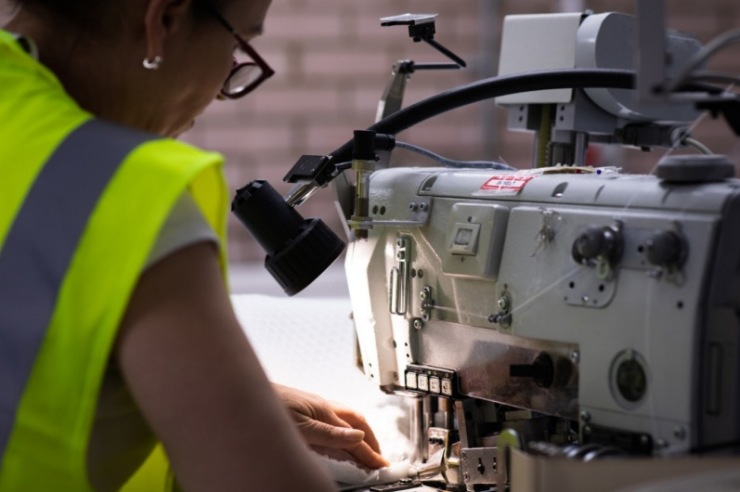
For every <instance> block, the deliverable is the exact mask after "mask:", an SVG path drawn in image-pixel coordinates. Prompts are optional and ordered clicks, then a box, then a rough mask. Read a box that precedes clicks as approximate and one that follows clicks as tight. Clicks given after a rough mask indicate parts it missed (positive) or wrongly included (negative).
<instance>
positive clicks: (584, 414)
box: [581, 410, 591, 422]
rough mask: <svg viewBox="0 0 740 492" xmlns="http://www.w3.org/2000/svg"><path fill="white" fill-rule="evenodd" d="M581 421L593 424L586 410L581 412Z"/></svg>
mask: <svg viewBox="0 0 740 492" xmlns="http://www.w3.org/2000/svg"><path fill="white" fill-rule="evenodd" d="M581 420H583V421H584V422H591V414H590V413H588V412H587V411H586V410H583V411H582V412H581Z"/></svg>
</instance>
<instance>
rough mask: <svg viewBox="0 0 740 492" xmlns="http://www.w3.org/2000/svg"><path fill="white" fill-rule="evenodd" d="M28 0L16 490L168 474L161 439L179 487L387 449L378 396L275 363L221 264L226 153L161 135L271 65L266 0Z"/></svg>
mask: <svg viewBox="0 0 740 492" xmlns="http://www.w3.org/2000/svg"><path fill="white" fill-rule="evenodd" d="M15 3H16V4H17V5H16V7H17V12H16V15H15V16H14V17H13V19H12V20H11V21H10V22H9V23H8V24H7V25H6V26H5V28H4V30H2V31H0V88H1V89H0V135H2V136H3V137H2V141H0V450H2V456H3V458H2V460H3V461H2V468H0V490H34V491H43V490H64V491H73V490H119V489H120V488H121V487H122V486H124V484H126V487H127V490H135V489H136V487H141V490H160V489H163V488H164V483H163V482H160V483H157V484H156V485H152V483H151V482H147V480H161V477H160V476H159V475H157V473H158V470H157V469H156V466H155V465H156V455H155V454H152V449H153V448H154V446H155V445H156V444H157V442H161V443H162V444H163V447H164V449H165V450H166V455H167V458H168V460H169V463H170V466H171V470H172V471H173V472H174V477H175V480H176V482H177V483H176V485H177V486H179V487H181V488H182V489H183V490H194V491H198V490H208V491H229V490H259V491H266V490H275V491H286V490H301V491H303V492H311V491H324V490H332V489H333V484H332V483H331V480H330V479H329V478H328V477H327V476H326V475H325V473H324V471H323V470H321V469H320V467H317V466H316V464H315V462H314V461H313V460H312V458H311V456H310V453H309V452H308V450H307V446H306V444H308V445H310V446H316V447H320V448H327V447H329V448H335V451H336V450H339V451H342V452H346V453H348V454H349V455H350V456H351V457H352V458H353V459H355V460H356V461H358V462H359V463H360V464H362V465H364V466H366V467H368V468H378V467H381V466H384V465H386V464H387V463H386V461H385V460H384V459H383V458H382V457H381V456H380V454H379V449H378V444H377V441H376V439H375V437H374V436H373V433H372V431H371V430H370V428H369V427H368V426H367V424H366V423H365V421H364V420H363V418H362V417H361V416H360V415H358V414H357V413H355V412H353V411H351V410H348V409H345V408H341V407H338V406H331V405H329V404H328V403H327V402H325V401H323V400H321V399H320V398H318V397H315V396H313V395H307V394H304V393H302V392H300V391H297V390H293V389H290V388H285V387H280V386H272V385H271V384H270V383H269V382H268V381H267V379H266V377H265V375H264V373H263V371H262V369H261V368H260V366H259V363H258V360H257V358H256V357H255V354H254V352H253V351H252V349H251V348H250V346H249V343H248V341H247V340H246V338H245V337H244V335H243V332H242V330H241V328H240V327H239V325H238V323H237V321H236V319H235V316H234V313H233V311H232V309H231V305H230V302H229V298H228V295H227V292H226V289H225V285H224V284H225V282H224V277H223V268H224V265H225V260H224V256H223V247H224V246H223V245H224V242H223V233H224V229H225V217H224V215H225V212H224V211H225V210H226V202H227V194H226V192H225V187H224V185H223V180H222V176H221V171H220V165H221V161H220V157H219V156H218V155H215V154H212V153H206V152H202V151H200V150H197V149H194V148H192V147H190V146H187V145H185V144H182V143H180V142H177V141H175V140H172V139H171V138H162V137H175V136H177V135H178V134H180V133H181V132H183V131H184V130H186V129H188V128H189V127H190V126H191V125H192V122H193V119H194V118H195V117H196V116H197V115H198V114H199V113H201V112H202V111H203V109H204V108H205V107H206V106H207V105H208V104H209V103H210V102H211V101H213V99H215V98H219V97H220V98H228V97H240V96H242V95H245V94H246V93H248V92H251V91H252V90H253V89H254V88H255V87H256V86H257V85H259V83H261V82H262V81H263V80H264V79H266V78H267V77H269V76H270V75H271V70H270V69H269V67H268V66H267V64H266V63H264V61H262V60H261V59H260V58H259V56H258V55H257V54H256V53H255V52H254V50H253V49H252V48H251V47H250V46H249V44H248V43H249V40H250V39H251V38H253V37H254V36H257V35H258V34H260V32H261V30H262V24H263V22H264V18H265V15H266V12H267V9H268V6H269V0H109V1H106V2H100V1H97V0H16V2H15ZM241 52H246V53H247V54H248V55H250V56H251V57H252V59H253V60H254V61H253V62H252V61H250V62H248V63H246V64H244V65H236V64H235V54H236V53H241ZM224 81H226V82H224ZM286 409H288V412H286V411H285V410H286ZM295 424H297V425H295ZM296 430H300V433H299V432H296ZM301 437H302V438H301ZM145 460H148V461H147V464H146V465H144V466H142V467H140V465H141V464H142V462H144V461H145ZM137 470H138V472H137ZM135 472H137V473H138V475H136V476H134V474H135ZM132 476H133V478H131V477H132Z"/></svg>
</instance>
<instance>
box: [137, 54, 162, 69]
mask: <svg viewBox="0 0 740 492" xmlns="http://www.w3.org/2000/svg"><path fill="white" fill-rule="evenodd" d="M141 64H142V65H144V68H146V69H147V70H156V69H158V68H159V67H160V66H161V65H162V57H161V56H159V55H156V56H155V57H154V58H152V59H151V60H150V59H149V58H148V57H147V58H144V61H143V62H141Z"/></svg>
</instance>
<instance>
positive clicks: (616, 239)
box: [572, 226, 622, 263]
mask: <svg viewBox="0 0 740 492" xmlns="http://www.w3.org/2000/svg"><path fill="white" fill-rule="evenodd" d="M572 254H573V259H574V260H576V262H578V263H583V262H584V261H585V262H589V261H592V260H597V259H604V260H607V261H608V262H609V263H614V262H616V261H617V260H619V258H620V257H621V255H622V235H621V233H620V232H619V230H617V229H614V228H612V227H598V226H593V227H589V228H588V229H586V230H585V231H584V232H583V233H582V234H581V235H580V236H578V237H577V238H576V240H575V241H574V242H573V250H572Z"/></svg>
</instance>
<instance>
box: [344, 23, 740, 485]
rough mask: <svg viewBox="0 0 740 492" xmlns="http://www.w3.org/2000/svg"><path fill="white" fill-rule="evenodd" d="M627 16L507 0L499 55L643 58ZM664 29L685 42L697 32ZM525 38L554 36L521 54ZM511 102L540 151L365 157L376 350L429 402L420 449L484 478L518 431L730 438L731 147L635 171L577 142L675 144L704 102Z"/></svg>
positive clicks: (606, 437) (597, 442) (365, 284)
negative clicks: (492, 159)
mask: <svg viewBox="0 0 740 492" xmlns="http://www.w3.org/2000/svg"><path fill="white" fill-rule="evenodd" d="M634 30H635V19H634V18H632V17H630V16H626V15H623V14H603V15H592V16H582V15H580V14H563V15H551V16H515V17H513V18H507V19H506V22H505V27H504V41H503V49H504V54H503V55H502V75H506V74H514V73H519V72H522V71H525V72H526V71H528V70H533V69H534V68H537V67H539V66H540V65H544V67H542V68H550V69H557V68H565V67H569V68H572V67H574V66H575V67H576V68H613V69H624V68H632V66H631V65H630V64H629V61H630V56H631V55H632V54H633V51H634V45H632V46H631V50H630V49H623V48H624V42H625V41H624V40H625V39H633V34H634ZM538 37H539V39H540V41H537V38H538ZM533 38H534V39H533ZM547 39H549V40H553V39H555V40H557V42H551V43H550V44H549V45H548V43H547V42H546V40H547ZM666 39H667V46H668V51H669V52H671V53H672V54H673V59H674V60H685V59H687V58H690V57H691V56H692V55H694V54H696V53H697V52H698V51H699V50H700V46H699V45H698V43H697V42H696V41H695V40H693V39H692V38H690V37H688V36H686V35H679V34H676V33H671V34H670V35H669V36H668V37H667V38H666ZM627 44H628V45H629V43H627ZM532 45H535V46H539V47H540V48H542V49H543V51H545V52H544V53H541V54H540V55H539V56H529V55H527V56H522V53H521V50H522V49H523V48H521V47H522V46H530V47H531V46H532ZM507 46H509V47H511V52H507V51H506V50H507ZM546 46H554V48H553V52H552V53H550V52H548V50H547V48H546ZM528 53H529V52H528ZM610 54H615V56H609V55H610ZM677 70H678V67H675V66H674V67H668V72H669V74H672V75H674V76H675V74H676V72H677ZM498 103H499V104H500V105H502V106H504V107H506V108H507V110H508V111H509V123H510V128H511V129H523V130H535V131H537V138H538V139H540V140H541V141H542V145H541V146H537V148H538V149H541V150H540V151H539V153H538V154H536V155H535V158H534V160H535V164H536V166H535V167H534V168H532V169H528V170H518V171H517V170H500V169H480V168H478V169H458V168H455V169H450V168H422V167H410V165H406V164H399V163H396V166H400V167H395V168H390V169H379V170H376V171H375V172H372V173H371V174H369V179H367V183H366V186H365V187H366V188H367V190H369V191H368V192H367V202H368V205H367V210H368V214H367V215H368V216H369V217H366V219H365V220H364V221H358V220H354V221H352V220H351V221H350V224H351V225H353V226H354V227H355V228H359V229H362V230H363V236H362V237H360V236H356V237H355V240H354V241H352V242H351V243H350V244H349V247H348V252H347V256H346V263H345V265H346V271H347V276H348V283H349V288H350V296H351V299H352V305H353V314H354V322H355V326H356V330H357V337H358V341H359V347H360V353H361V356H362V365H363V370H364V372H365V373H366V375H367V376H368V377H369V378H371V380H373V381H374V382H376V383H377V384H378V385H379V386H380V387H381V388H383V389H384V390H385V391H388V392H395V393H400V394H405V395H407V396H409V397H410V399H411V401H413V402H415V403H414V405H416V410H415V412H416V414H417V417H418V418H416V419H415V426H416V428H415V429H413V430H412V438H413V439H414V440H415V441H416V443H417V446H418V449H417V458H418V459H419V460H420V461H425V462H427V463H429V462H430V461H433V462H434V463H432V464H433V465H439V462H440V459H441V461H442V465H441V466H442V468H444V469H446V470H447V472H448V474H447V475H446V479H447V481H448V482H449V483H451V484H457V485H458V486H460V487H470V488H468V489H467V490H473V489H472V487H474V486H480V485H481V484H494V483H497V482H499V483H500V482H502V481H505V480H506V477H505V476H504V474H503V472H502V470H498V471H497V470H496V466H495V465H494V463H495V462H496V459H497V457H499V458H500V457H501V456H502V455H501V454H500V453H501V449H502V448H504V447H506V446H515V447H520V448H523V449H528V450H534V449H539V450H540V452H543V453H550V454H557V453H561V454H564V452H563V451H562V450H563V449H566V448H565V446H569V447H568V448H567V449H568V450H569V452H570V453H571V454H576V455H579V453H580V456H581V457H582V456H583V453H586V452H588V453H590V454H588V459H593V458H595V457H598V456H604V455H613V454H622V455H633V454H637V455H644V456H647V455H672V454H677V453H689V452H694V451H698V450H700V449H706V448H712V447H714V446H719V447H721V446H722V445H723V444H726V443H728V442H730V443H733V442H734V443H735V444H737V440H738V439H739V438H740V420H738V417H739V416H740V401H738V397H737V392H736V391H735V388H736V387H737V385H738V383H740V381H739V380H738V374H739V372H738V371H739V370H740V365H739V364H738V358H739V356H740V353H738V347H739V346H740V345H738V342H740V339H738V335H739V334H740V332H739V330H738V328H739V327H740V326H739V323H738V321H739V320H738V317H737V314H736V313H737V308H738V307H740V306H739V305H738V303H739V302H740V298H739V297H738V295H737V294H738V293H739V291H738V288H739V287H740V284H739V283H738V280H737V275H736V271H737V269H738V266H739V265H740V251H739V250H738V249H737V247H736V245H737V241H738V240H739V239H740V235H739V234H738V233H737V232H736V231H738V230H740V215H738V212H740V194H738V185H739V184H740V183H739V182H738V181H737V180H734V179H732V177H733V176H734V174H735V167H734V165H733V164H732V163H731V162H729V161H728V160H727V159H725V158H724V157H721V156H713V155H699V154H696V153H694V154H690V155H683V156H669V157H667V158H665V159H664V160H662V161H661V162H660V164H659V165H658V167H657V170H656V172H655V174H654V175H624V174H621V172H620V169H618V168H614V167H601V168H599V167H588V166H585V165H584V160H583V158H584V155H585V152H586V147H587V145H588V142H589V141H590V142H605V143H621V144H631V145H637V146H642V147H647V146H650V147H652V146H661V145H662V146H671V145H679V144H680V142H679V140H680V139H681V138H685V137H686V135H687V133H686V127H687V125H688V122H690V121H691V120H692V119H693V118H695V117H696V115H697V111H696V108H695V106H694V105H693V104H692V103H691V101H682V102H676V101H666V100H663V101H660V102H659V103H658V104H656V103H655V102H652V103H648V104H646V103H644V101H640V100H637V99H635V97H634V91H626V90H624V89H603V88H599V89H588V88H586V89H570V88H567V89H557V90H550V91H538V92H527V93H525V94H511V95H507V96H505V97H501V98H499V99H498ZM358 181H359V178H358ZM365 236H366V237H365ZM453 419H454V420H453ZM729 447H730V448H732V447H733V446H729ZM555 450H558V451H555ZM435 453H437V454H435ZM432 468H433V467H432ZM451 470H454V471H453V472H450V471H451ZM435 471H438V470H435Z"/></svg>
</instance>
